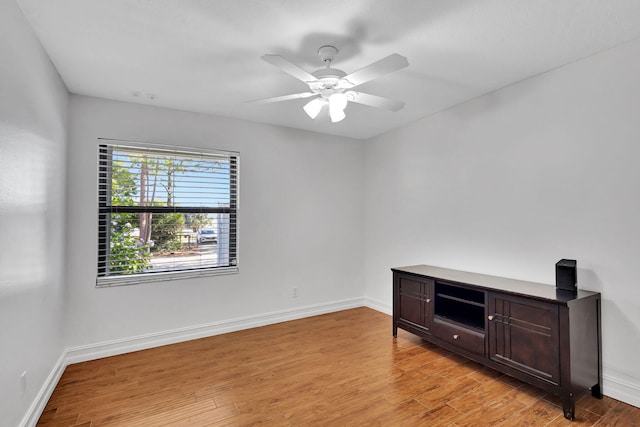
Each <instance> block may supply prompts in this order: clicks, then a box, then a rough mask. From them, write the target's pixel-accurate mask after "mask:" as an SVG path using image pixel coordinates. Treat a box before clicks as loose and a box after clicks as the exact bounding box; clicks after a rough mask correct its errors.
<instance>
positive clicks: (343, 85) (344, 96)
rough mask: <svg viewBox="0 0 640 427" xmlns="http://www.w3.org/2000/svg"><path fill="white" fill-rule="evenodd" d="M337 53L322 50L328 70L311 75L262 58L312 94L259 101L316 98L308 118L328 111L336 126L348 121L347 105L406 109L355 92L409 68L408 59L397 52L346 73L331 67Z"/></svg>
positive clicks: (274, 58)
mask: <svg viewBox="0 0 640 427" xmlns="http://www.w3.org/2000/svg"><path fill="white" fill-rule="evenodd" d="M337 54H338V49H337V48H336V47H335V46H330V45H325V46H322V47H320V49H318V55H319V56H320V58H322V60H323V61H324V63H325V68H321V69H319V70H317V71H314V72H312V73H308V72H307V71H305V70H303V69H302V68H300V67H298V66H297V65H295V64H293V63H292V62H290V61H289V60H287V59H285V58H284V57H282V56H280V55H270V54H268V55H263V56H262V57H261V58H262V59H263V60H264V61H266V62H268V63H269V64H271V65H274V66H276V67H278V68H280V69H281V70H282V71H284V72H285V73H288V74H290V75H292V76H293V77H295V78H296V79H298V80H302V81H303V82H305V83H306V84H307V85H308V86H309V91H308V92H301V93H294V94H291V95H284V96H276V97H274V98H267V99H263V100H259V101H256V102H257V103H260V104H264V103H269V102H280V101H288V100H290V99H303V98H313V99H312V100H310V101H309V102H307V104H305V106H304V107H303V109H304V111H305V112H306V113H307V114H308V115H309V117H311V118H312V119H315V118H316V117H317V116H318V114H320V111H322V110H323V109H325V108H328V110H329V117H330V118H331V121H332V122H334V123H335V122H339V121H341V120H342V119H344V118H345V113H344V110H345V108H346V107H347V103H348V102H356V103H358V104H363V105H368V106H370V107H376V108H384V109H387V110H391V111H398V110H400V109H401V108H402V107H404V102H401V101H395V100H392V99H388V98H383V97H381V96H377V95H371V94H369V93H364V92H360V91H356V90H353V89H354V88H355V87H357V86H359V85H361V84H363V83H366V82H368V81H370V80H373V79H376V78H378V77H381V76H383V75H385V74H388V73H391V72H393V71H397V70H400V69H402V68H405V67H407V66H408V65H409V61H407V58H405V57H404V56H402V55H398V54H397V53H394V54H392V55H389V56H387V57H385V58H383V59H381V60H379V61H376V62H374V63H373V64H370V65H367V66H366V67H364V68H361V69H359V70H357V71H354V72H353V73H351V74H347V73H345V72H344V71H342V70H339V69H337V68H331V62H332V61H333V58H334V57H335V55H337Z"/></svg>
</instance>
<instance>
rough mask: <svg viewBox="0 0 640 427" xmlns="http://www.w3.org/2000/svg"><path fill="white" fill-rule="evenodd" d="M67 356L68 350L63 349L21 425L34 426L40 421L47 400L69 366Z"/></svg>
mask: <svg viewBox="0 0 640 427" xmlns="http://www.w3.org/2000/svg"><path fill="white" fill-rule="evenodd" d="M66 357H67V352H66V351H63V352H62V354H61V355H60V357H59V358H58V361H57V362H56V364H55V365H53V368H52V369H51V372H50V373H49V375H48V376H47V379H46V380H45V381H44V384H43V385H42V387H41V388H40V391H38V394H37V395H36V398H35V399H34V400H33V403H31V406H30V407H29V410H28V411H27V413H26V415H25V416H24V418H23V419H22V421H21V422H20V424H19V426H20V427H32V426H35V425H36V424H37V423H38V419H39V418H40V415H42V411H44V407H45V406H47V402H48V401H49V398H50V397H51V395H52V394H53V390H54V389H55V388H56V385H57V384H58V381H60V377H62V374H63V372H64V368H66V367H67V365H66V363H65V359H66Z"/></svg>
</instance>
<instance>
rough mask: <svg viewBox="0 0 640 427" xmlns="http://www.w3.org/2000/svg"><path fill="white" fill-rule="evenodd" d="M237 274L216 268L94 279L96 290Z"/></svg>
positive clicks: (229, 268) (229, 269)
mask: <svg viewBox="0 0 640 427" xmlns="http://www.w3.org/2000/svg"><path fill="white" fill-rule="evenodd" d="M237 273H239V270H238V267H237V266H231V267H216V268H208V269H202V270H187V271H168V272H159V273H139V274H128V275H120V276H105V277H98V278H97V279H96V288H108V287H112V286H128V285H141V284H144V283H153V282H166V281H171V280H182V279H191V278H195V277H208V276H221V275H227V274H237Z"/></svg>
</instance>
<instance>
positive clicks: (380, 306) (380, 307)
mask: <svg viewBox="0 0 640 427" xmlns="http://www.w3.org/2000/svg"><path fill="white" fill-rule="evenodd" d="M364 306H365V307H369V308H371V309H373V310H376V311H379V312H381V313H384V314H388V315H389V316H392V315H393V307H392V306H390V305H389V304H386V303H383V302H382V301H379V300H377V299H373V298H369V297H365V298H364Z"/></svg>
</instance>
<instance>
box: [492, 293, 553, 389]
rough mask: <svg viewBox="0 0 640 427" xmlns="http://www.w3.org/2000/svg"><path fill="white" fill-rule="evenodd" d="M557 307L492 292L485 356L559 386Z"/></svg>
mask: <svg viewBox="0 0 640 427" xmlns="http://www.w3.org/2000/svg"><path fill="white" fill-rule="evenodd" d="M558 313H559V311H558V306H557V305H555V304H546V303H542V302H538V301H534V300H528V299H525V298H518V297H514V296H510V295H504V294H497V293H492V294H490V296H489V316H488V322H487V325H488V329H489V331H488V337H489V357H490V358H491V359H492V360H494V361H496V362H499V363H502V364H505V365H508V366H510V367H512V368H515V369H517V370H519V371H522V372H526V373H527V374H530V375H533V376H535V377H537V378H540V379H543V380H546V381H548V382H551V383H553V384H559V383H560V366H559V360H560V355H559V330H558V329H559V322H558Z"/></svg>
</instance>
